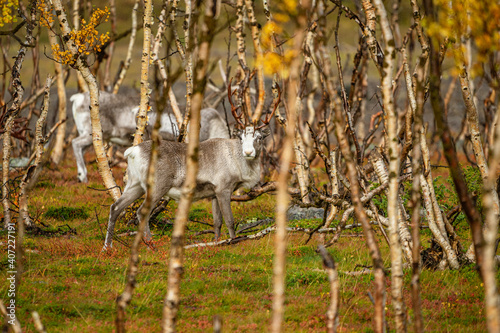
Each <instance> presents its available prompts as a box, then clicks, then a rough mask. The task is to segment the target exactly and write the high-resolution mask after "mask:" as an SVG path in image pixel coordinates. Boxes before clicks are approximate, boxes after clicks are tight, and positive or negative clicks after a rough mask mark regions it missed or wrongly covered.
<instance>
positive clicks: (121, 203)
mask: <svg viewBox="0 0 500 333" xmlns="http://www.w3.org/2000/svg"><path fill="white" fill-rule="evenodd" d="M268 134H269V132H268V131H260V130H259V131H256V132H255V133H254V132H253V128H248V129H247V130H246V131H245V133H239V138H238V139H220V138H217V139H210V140H207V141H204V142H201V143H200V146H199V156H198V161H199V171H198V175H197V178H196V184H197V185H196V189H195V192H194V197H193V200H199V199H203V198H212V212H213V218H214V232H215V238H216V239H218V238H219V236H220V231H221V226H222V218H223V217H224V221H225V223H226V226H227V228H228V230H229V235H230V237H231V238H234V237H235V232H234V218H233V214H232V211H231V194H232V193H233V191H234V190H236V189H238V188H252V187H253V186H255V185H256V184H257V182H258V181H259V180H260V152H261V150H262V147H263V141H264V138H265V137H266V136H267V135H268ZM244 142H246V144H244ZM249 145H253V150H252V149H250V148H249ZM243 147H246V148H245V150H244V148H243ZM186 151H187V144H185V143H178V142H171V141H162V142H161V144H160V146H159V159H158V164H157V169H156V176H155V183H154V184H155V185H154V190H153V198H152V205H153V206H155V205H156V203H157V202H158V201H159V200H160V199H161V198H162V197H163V196H168V197H170V198H173V199H176V200H178V199H179V198H180V193H181V187H182V185H183V183H184V180H185V177H186ZM150 154H151V141H146V142H143V143H141V144H139V145H137V146H134V147H131V148H129V149H127V150H126V151H125V155H126V156H127V157H128V167H127V175H128V183H127V185H126V187H125V190H124V191H123V194H122V196H121V197H120V198H119V199H118V200H117V201H116V202H115V203H114V204H113V205H111V209H110V214H109V221H108V229H107V233H106V240H105V244H104V247H105V248H106V247H107V246H110V245H111V242H112V237H113V233H114V227H115V222H116V219H117V217H118V216H119V215H120V213H121V212H122V211H123V210H124V209H125V208H126V207H127V206H128V205H130V204H131V203H132V202H134V201H135V200H136V199H138V198H140V197H141V196H142V195H143V194H144V193H145V191H146V177H147V169H148V165H149V158H150ZM141 207H142V206H141ZM140 210H141V208H139V209H138V210H137V217H138V218H139V220H140V218H141V216H140ZM147 218H149V217H147ZM144 236H145V238H146V239H148V240H149V239H151V231H150V229H149V223H147V224H146V230H145V232H144Z"/></svg>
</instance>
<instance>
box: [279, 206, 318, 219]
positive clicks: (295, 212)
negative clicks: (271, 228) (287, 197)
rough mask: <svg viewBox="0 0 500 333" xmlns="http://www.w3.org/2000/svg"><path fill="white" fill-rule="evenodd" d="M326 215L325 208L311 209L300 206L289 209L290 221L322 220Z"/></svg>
mask: <svg viewBox="0 0 500 333" xmlns="http://www.w3.org/2000/svg"><path fill="white" fill-rule="evenodd" d="M324 214H325V210H324V209H323V208H316V207H309V208H302V207H299V206H291V207H290V208H288V212H287V216H288V220H289V221H292V220H307V219H322V218H323V215H324Z"/></svg>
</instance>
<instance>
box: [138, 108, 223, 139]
mask: <svg viewBox="0 0 500 333" xmlns="http://www.w3.org/2000/svg"><path fill="white" fill-rule="evenodd" d="M132 112H133V113H134V115H136V116H137V113H138V112H139V108H138V107H137V108H134V109H132ZM200 117H201V119H200V142H201V141H205V140H208V139H213V138H222V139H229V129H228V127H227V125H226V122H225V121H224V119H222V117H221V115H220V114H219V111H217V110H215V109H212V108H205V109H202V110H201V111H200ZM155 121H156V112H149V113H148V125H147V126H148V130H152V126H153V125H154V123H155ZM187 129H188V132H189V125H188V128H187ZM160 134H161V137H162V138H163V139H164V140H171V141H173V140H175V139H176V138H177V137H178V136H179V126H178V124H177V120H176V118H175V116H174V114H172V113H163V114H162V115H161V126H160ZM186 142H188V141H187V137H186Z"/></svg>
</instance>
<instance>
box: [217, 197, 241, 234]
mask: <svg viewBox="0 0 500 333" xmlns="http://www.w3.org/2000/svg"><path fill="white" fill-rule="evenodd" d="M215 195H216V197H217V201H218V202H219V208H220V210H221V212H222V216H224V222H225V223H226V226H227V229H228V230H229V237H230V238H235V237H236V233H235V232H234V218H233V212H232V211H231V192H230V191H227V190H226V191H221V192H219V193H216V194H215ZM214 224H215V223H214ZM219 232H220V228H219Z"/></svg>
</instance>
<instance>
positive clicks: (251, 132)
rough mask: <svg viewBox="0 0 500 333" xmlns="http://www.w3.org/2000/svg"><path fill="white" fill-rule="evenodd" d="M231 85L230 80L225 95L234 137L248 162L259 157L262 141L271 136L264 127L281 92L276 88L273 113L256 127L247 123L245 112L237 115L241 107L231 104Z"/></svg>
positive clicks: (247, 117)
mask: <svg viewBox="0 0 500 333" xmlns="http://www.w3.org/2000/svg"><path fill="white" fill-rule="evenodd" d="M231 83H232V79H231V80H230V81H229V84H228V88H227V89H228V90H227V93H228V97H229V103H230V104H231V113H232V114H233V116H234V119H235V120H236V126H235V130H234V135H235V137H237V138H239V139H240V140H241V146H242V153H243V156H244V157H245V158H246V159H248V160H252V159H255V158H257V157H259V155H260V152H261V151H262V147H263V142H264V139H265V138H266V137H267V136H268V135H269V134H271V131H270V130H269V128H268V127H266V126H267V125H268V124H269V122H270V121H271V118H272V116H273V115H274V113H275V111H276V109H277V107H278V105H279V103H280V100H281V90H280V88H279V86H278V97H277V99H276V101H275V103H274V108H273V111H272V112H271V113H268V114H267V115H266V117H265V119H263V120H262V124H261V125H259V126H257V125H256V124H251V122H250V121H249V118H250V117H249V115H248V113H247V112H243V111H241V112H240V113H238V109H240V108H241V106H235V105H234V103H233V99H232V95H233V94H234V93H233V91H232V87H231ZM235 92H236V90H235ZM242 118H244V122H243V121H242Z"/></svg>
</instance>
